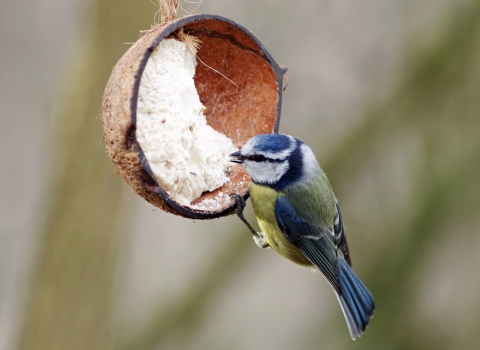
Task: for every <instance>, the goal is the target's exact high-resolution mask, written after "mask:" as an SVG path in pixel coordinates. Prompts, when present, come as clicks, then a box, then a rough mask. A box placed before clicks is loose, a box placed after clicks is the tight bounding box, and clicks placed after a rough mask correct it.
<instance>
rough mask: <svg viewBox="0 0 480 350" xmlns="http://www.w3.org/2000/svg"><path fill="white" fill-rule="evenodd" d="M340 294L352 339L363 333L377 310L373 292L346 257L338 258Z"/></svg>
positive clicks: (338, 295) (339, 297)
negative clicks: (364, 283)
mask: <svg viewBox="0 0 480 350" xmlns="http://www.w3.org/2000/svg"><path fill="white" fill-rule="evenodd" d="M338 280H339V284H340V294H337V297H338V300H339V301H340V305H341V306H342V311H343V314H344V316H345V320H346V321H347V324H348V330H349V331H350V335H351V336H352V339H353V340H355V338H357V337H359V336H361V335H362V333H363V332H364V331H365V328H367V326H368V323H369V321H370V318H372V316H373V311H374V310H375V301H374V300H373V297H372V294H370V292H369V291H368V289H367V288H366V287H365V286H364V285H363V283H362V282H361V281H360V280H359V279H358V277H357V275H355V272H353V270H352V268H351V267H350V265H348V263H347V262H346V261H345V260H344V259H339V260H338Z"/></svg>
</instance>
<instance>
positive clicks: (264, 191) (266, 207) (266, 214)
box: [250, 183, 312, 267]
mask: <svg viewBox="0 0 480 350" xmlns="http://www.w3.org/2000/svg"><path fill="white" fill-rule="evenodd" d="M279 195H281V193H279V192H276V191H275V190H273V189H271V188H270V187H267V186H262V185H256V184H254V183H252V184H251V185H250V196H251V199H252V204H253V210H254V211H255V215H256V216H257V220H258V224H259V226H260V229H261V230H262V232H263V234H264V235H265V239H266V240H267V242H268V244H269V246H270V247H271V248H272V249H273V250H275V251H276V252H277V253H279V254H280V255H282V256H284V257H285V258H287V259H289V260H291V261H293V262H294V263H296V264H299V265H302V266H306V267H307V266H308V267H311V266H312V263H311V262H310V261H308V259H307V258H305V257H304V256H303V254H302V252H301V251H300V250H299V249H298V248H297V247H295V246H294V245H293V244H291V243H290V242H289V241H288V239H287V237H285V235H284V234H283V232H282V231H281V230H280V228H279V227H278V224H277V219H276V217H275V201H276V200H277V198H278V196H279Z"/></svg>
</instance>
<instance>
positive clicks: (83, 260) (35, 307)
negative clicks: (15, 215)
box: [19, 0, 154, 350]
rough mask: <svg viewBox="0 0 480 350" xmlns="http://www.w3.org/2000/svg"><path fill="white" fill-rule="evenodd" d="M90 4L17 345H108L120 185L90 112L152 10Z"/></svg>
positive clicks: (95, 113) (63, 99) (64, 101)
mask: <svg viewBox="0 0 480 350" xmlns="http://www.w3.org/2000/svg"><path fill="white" fill-rule="evenodd" d="M93 4H94V5H95V7H94V9H95V15H96V18H95V21H93V22H92V30H91V32H90V34H91V36H90V38H89V39H90V40H89V41H88V45H87V46H86V50H85V51H82V52H80V50H78V52H77V54H78V53H81V54H80V58H81V62H80V68H79V69H78V71H77V74H75V76H74V78H73V79H72V81H71V82H70V84H71V88H70V89H69V91H68V93H67V94H65V95H62V96H60V101H59V104H60V105H61V117H60V118H58V119H60V123H59V125H57V130H56V132H57V134H58V135H57V140H58V141H57V147H56V150H58V151H59V153H60V155H57V157H58V159H59V160H58V162H57V164H58V167H57V169H56V172H55V173H54V174H53V175H52V177H53V179H52V185H51V186H52V197H51V199H50V201H49V202H48V206H49V209H48V216H47V219H46V223H45V226H44V227H43V228H42V231H43V236H42V238H41V239H42V241H41V247H40V254H39V255H40V258H39V260H38V262H37V269H36V271H35V276H34V280H33V284H32V287H31V292H30V295H29V298H28V302H27V308H26V312H25V323H24V329H23V334H22V338H21V340H20V346H19V348H20V349H35V350H39V349H48V350H52V349H62V350H63V349H69V350H72V349H73V350H75V349H82V350H85V349H108V348H110V347H111V345H110V344H111V342H110V341H111V339H109V338H108V336H107V330H108V323H109V315H110V314H109V311H110V303H111V292H112V291H111V288H112V276H113V270H114V266H115V260H116V255H117V242H118V241H119V239H120V238H121V235H120V232H121V231H122V224H124V221H123V219H122V217H123V216H122V215H121V214H122V211H123V209H124V207H125V204H124V203H125V201H124V200H123V196H122V193H123V192H124V191H125V189H126V187H125V185H124V184H123V183H122V181H121V179H120V178H119V177H118V176H115V171H114V167H113V165H112V164H111V163H110V162H109V161H108V158H107V155H106V153H105V149H104V146H103V144H102V143H101V140H102V131H101V128H102V127H101V123H100V121H99V120H98V117H99V114H100V106H101V99H102V95H103V89H104V87H105V84H106V81H107V79H108V76H109V74H110V71H111V69H112V67H113V66H114V64H115V63H116V61H117V60H118V58H119V57H120V55H122V54H123V52H124V51H125V50H126V46H125V45H124V44H123V43H124V42H127V41H134V40H135V39H136V38H137V37H138V36H137V35H135V33H138V29H139V28H148V27H149V25H150V23H151V21H152V19H153V12H154V11H152V8H151V7H150V5H149V3H148V2H146V4H143V6H147V7H143V8H142V6H141V4H139V3H138V2H133V1H128V0H120V1H115V2H112V1H107V0H98V1H93ZM142 9H143V13H142V12H141V10H142ZM132 33H133V37H132Z"/></svg>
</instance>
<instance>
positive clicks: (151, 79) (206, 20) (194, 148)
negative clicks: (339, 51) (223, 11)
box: [102, 14, 286, 219]
mask: <svg viewBox="0 0 480 350" xmlns="http://www.w3.org/2000/svg"><path fill="white" fill-rule="evenodd" d="M180 29H183V31H184V32H185V33H187V34H189V35H193V36H195V37H196V38H198V39H199V40H201V43H200V47H199V50H198V52H197V54H196V56H195V55H193V54H192V53H191V52H190V51H189V50H188V49H187V48H186V46H185V44H184V43H183V42H181V41H178V39H177V35H176V34H177V33H178V31H179V30H180ZM285 72H286V69H285V68H283V67H280V66H279V65H278V64H277V63H276V62H275V61H274V60H273V58H272V57H271V56H270V55H269V54H268V52H267V51H266V50H265V48H264V47H263V46H262V45H261V44H260V42H259V41H258V40H257V39H256V38H255V37H254V36H253V35H252V34H251V33H250V32H249V31H248V30H246V29H245V28H243V27H241V26H240V25H238V24H236V23H235V22H232V21H230V20H228V19H226V18H223V17H220V16H215V15H205V14H199V15H192V16H187V17H183V18H180V19H177V20H175V21H172V22H169V23H166V24H164V25H162V26H157V27H155V28H152V29H151V30H150V31H149V32H147V33H146V34H145V35H144V36H143V37H142V38H140V39H139V40H138V41H137V42H136V43H135V44H134V45H132V47H130V49H129V50H128V51H127V52H126V53H125V54H124V56H123V57H122V58H121V59H120V60H119V62H118V63H117V65H116V66H115V68H114V69H113V71H112V75H111V77H110V79H109V81H108V83H107V87H106V89H105V94H104V99H103V108H102V122H103V128H104V141H105V144H106V147H107V152H108V154H109V155H110V157H111V158H112V161H113V162H114V164H115V165H116V167H117V168H118V170H119V172H120V174H121V175H122V176H123V178H124V179H125V181H126V182H127V183H128V184H129V185H130V186H132V188H133V190H134V191H135V192H136V193H137V194H139V195H141V196H142V197H144V198H145V199H146V200H147V201H149V202H150V203H152V204H153V205H155V206H156V207H158V208H161V209H162V210H166V211H168V212H171V213H174V214H176V215H181V216H184V217H188V218H191V219H211V218H216V217H220V216H224V215H228V214H232V213H233V212H234V209H235V207H236V203H235V201H234V200H233V199H232V198H231V197H230V194H232V193H238V194H241V195H242V196H243V197H244V198H245V199H246V198H247V197H248V188H249V183H250V178H249V176H248V175H247V174H246V172H245V171H244V170H243V168H242V167H241V166H240V165H233V164H231V163H229V162H228V158H227V157H226V156H227V155H228V154H230V153H232V152H234V151H235V150H238V149H239V148H240V147H241V146H242V145H243V144H244V143H245V142H246V141H247V140H248V139H250V138H251V137H253V136H255V135H257V134H266V133H276V132H277V130H278V123H279V120H280V107H281V96H282V81H283V76H284V74H285ZM192 78H193V79H192Z"/></svg>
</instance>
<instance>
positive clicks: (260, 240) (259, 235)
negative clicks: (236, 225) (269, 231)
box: [230, 193, 268, 248]
mask: <svg viewBox="0 0 480 350" xmlns="http://www.w3.org/2000/svg"><path fill="white" fill-rule="evenodd" d="M230 197H235V202H237V207H236V208H235V214H237V216H238V217H239V218H240V220H242V222H243V223H244V224H245V225H246V226H247V227H248V229H249V230H250V232H251V233H252V235H253V240H254V241H255V243H256V244H257V245H258V246H259V247H260V248H268V243H267V241H266V240H265V236H264V235H263V232H257V231H255V229H254V228H253V227H252V225H250V223H249V222H248V221H247V219H245V216H244V215H243V210H244V209H245V206H246V203H245V200H244V199H243V197H242V196H241V195H239V194H238V193H232V194H231V195H230Z"/></svg>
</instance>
